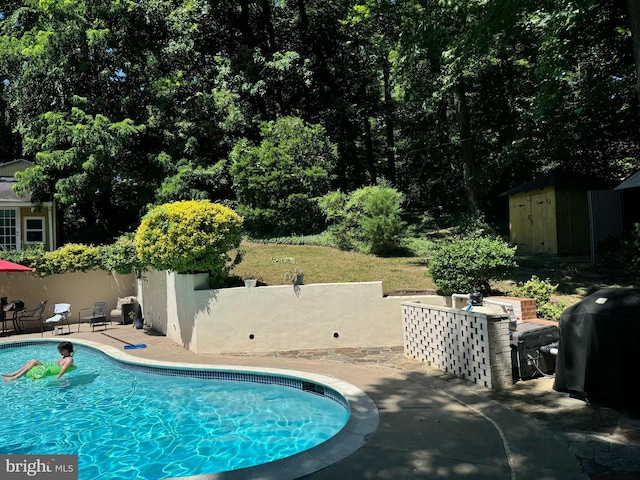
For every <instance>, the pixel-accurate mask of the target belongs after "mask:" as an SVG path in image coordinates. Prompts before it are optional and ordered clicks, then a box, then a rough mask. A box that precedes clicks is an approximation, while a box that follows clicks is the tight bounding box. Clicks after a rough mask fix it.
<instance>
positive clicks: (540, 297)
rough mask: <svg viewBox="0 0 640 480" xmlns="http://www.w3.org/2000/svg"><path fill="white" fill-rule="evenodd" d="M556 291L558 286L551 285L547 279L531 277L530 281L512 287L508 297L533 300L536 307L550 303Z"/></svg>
mask: <svg viewBox="0 0 640 480" xmlns="http://www.w3.org/2000/svg"><path fill="white" fill-rule="evenodd" d="M557 289H558V285H553V284H552V283H551V282H550V281H549V279H548V278H547V279H546V280H540V279H539V278H538V277H537V276H536V275H533V276H532V277H531V279H530V280H528V281H527V282H525V283H521V284H518V285H516V286H515V287H513V288H512V289H511V290H510V291H509V295H511V296H513V297H523V298H533V299H534V300H535V301H536V305H544V304H545V303H549V302H550V301H551V295H553V294H554V293H555V292H556V290H557Z"/></svg>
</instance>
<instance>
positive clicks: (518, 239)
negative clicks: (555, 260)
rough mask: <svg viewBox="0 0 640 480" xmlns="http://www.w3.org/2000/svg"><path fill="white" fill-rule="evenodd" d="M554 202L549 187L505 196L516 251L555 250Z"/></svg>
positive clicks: (555, 251)
mask: <svg viewBox="0 0 640 480" xmlns="http://www.w3.org/2000/svg"><path fill="white" fill-rule="evenodd" d="M557 201H558V200H557V198H556V191H555V188H554V187H553V186H551V187H547V188H544V189H542V190H532V191H529V192H523V193H518V194H515V195H512V196H510V197H509V233H510V238H511V241H512V242H514V243H516V244H517V245H518V252H519V253H523V254H536V253H543V254H551V255H553V254H557V253H558V243H557V228H556V227H557V222H556V214H557V213H556V212H557V206H556V205H557Z"/></svg>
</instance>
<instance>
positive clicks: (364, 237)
mask: <svg viewBox="0 0 640 480" xmlns="http://www.w3.org/2000/svg"><path fill="white" fill-rule="evenodd" d="M402 201H403V196H402V194H401V193H400V192H398V191H397V190H396V189H394V188H392V187H391V186H390V185H389V184H388V183H386V182H381V183H380V184H378V185H375V186H369V187H364V188H360V189H358V190H356V191H354V192H352V193H351V194H350V195H343V194H342V193H341V192H339V191H336V192H332V193H330V194H328V195H325V196H324V197H323V198H322V199H321V201H320V206H321V207H322V209H323V211H324V212H325V215H326V216H327V220H328V221H329V222H331V223H332V226H331V227H330V233H331V234H332V235H333V237H334V238H335V239H336V244H337V245H338V246H339V247H340V248H342V249H345V250H347V249H356V250H361V251H364V252H368V253H373V254H376V255H386V254H389V253H392V252H394V251H396V250H398V249H399V248H400V246H401V244H402V239H403V236H404V232H405V228H406V225H405V223H404V222H403V221H402V218H401V214H402Z"/></svg>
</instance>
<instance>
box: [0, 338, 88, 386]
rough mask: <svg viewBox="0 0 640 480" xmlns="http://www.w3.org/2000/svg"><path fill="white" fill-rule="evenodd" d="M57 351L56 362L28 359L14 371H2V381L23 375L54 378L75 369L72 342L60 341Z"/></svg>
mask: <svg viewBox="0 0 640 480" xmlns="http://www.w3.org/2000/svg"><path fill="white" fill-rule="evenodd" d="M58 352H60V355H61V357H60V359H59V360H58V361H57V362H45V363H42V362H41V361H40V360H36V359H33V360H29V361H28V362H27V363H25V364H24V365H23V366H22V367H20V368H19V369H18V370H16V371H15V372H13V373H3V374H2V376H3V377H4V381H5V382H10V381H13V380H17V379H18V378H20V377H22V376H24V375H26V376H27V377H30V378H31V379H32V380H34V379H36V378H42V377H44V376H47V375H56V378H60V377H61V376H62V375H63V374H64V372H67V371H71V370H75V368H76V367H75V366H74V365H73V344H72V343H71V342H60V343H59V344H58ZM70 367H72V368H70Z"/></svg>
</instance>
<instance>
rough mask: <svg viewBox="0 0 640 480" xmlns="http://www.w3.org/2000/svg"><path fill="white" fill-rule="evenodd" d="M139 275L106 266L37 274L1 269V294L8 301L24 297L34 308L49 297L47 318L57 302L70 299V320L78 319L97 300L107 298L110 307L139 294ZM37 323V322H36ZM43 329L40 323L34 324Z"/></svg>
mask: <svg viewBox="0 0 640 480" xmlns="http://www.w3.org/2000/svg"><path fill="white" fill-rule="evenodd" d="M135 289H136V279H135V275H133V274H130V275H119V274H109V273H106V272H104V271H102V270H94V271H90V272H73V273H66V274H64V275H50V276H47V277H36V276H34V275H32V274H31V273H27V272H15V273H0V297H7V299H8V301H11V300H22V301H23V302H24V303H25V306H26V308H33V307H35V306H36V305H37V304H38V303H39V302H41V301H42V300H47V302H48V303H47V310H45V315H47V316H45V318H48V316H50V315H49V314H51V311H52V309H53V304H55V303H70V304H71V316H70V317H69V322H70V323H76V322H77V320H78V311H79V310H80V309H81V308H84V307H89V306H90V305H91V304H92V303H93V302H97V301H105V302H107V310H108V311H110V310H111V309H113V308H115V306H116V302H117V300H118V297H126V296H129V295H135V291H136V290H135ZM32 323H34V322H32ZM33 329H34V330H38V331H39V330H40V326H39V325H33Z"/></svg>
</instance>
